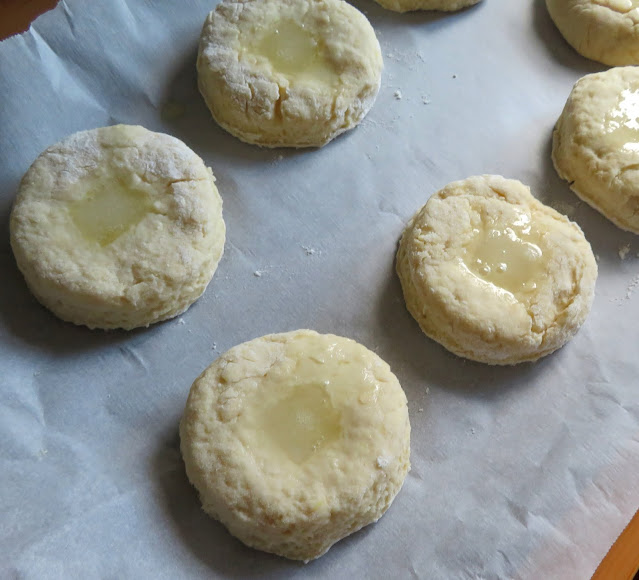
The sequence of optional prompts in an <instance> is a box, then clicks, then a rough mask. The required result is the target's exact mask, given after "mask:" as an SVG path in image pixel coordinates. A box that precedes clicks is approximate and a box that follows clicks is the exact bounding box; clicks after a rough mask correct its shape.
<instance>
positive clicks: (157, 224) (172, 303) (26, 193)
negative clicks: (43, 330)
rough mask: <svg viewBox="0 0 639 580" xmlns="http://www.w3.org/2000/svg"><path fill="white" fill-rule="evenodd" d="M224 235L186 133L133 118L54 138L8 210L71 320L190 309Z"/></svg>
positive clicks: (31, 262)
mask: <svg viewBox="0 0 639 580" xmlns="http://www.w3.org/2000/svg"><path fill="white" fill-rule="evenodd" d="M116 206H117V207H116ZM118 212H120V213H118ZM111 214H113V215H111ZM224 239H225V227H224V221H223V219H222V200H221V198H220V196H219V194H218V192H217V188H216V187H215V178H214V177H213V174H212V172H211V170H210V169H208V168H207V167H206V166H205V165H204V163H203V161H202V160H201V159H200V158H199V157H198V156H197V155H196V154H195V153H193V151H191V150H190V149H189V148H188V147H187V146H186V145H184V143H182V142H181V141H179V140H178V139H176V138H174V137H171V136H169V135H164V134H160V133H152V132H151V131H148V130H146V129H144V128H143V127H137V126H128V125H117V126H113V127H104V128H100V129H94V130H91V131H85V132H80V133H76V134H74V135H72V136H70V137H68V138H67V139H64V140H63V141H61V142H60V143H57V144H55V145H53V146H52V147H49V148H48V149H47V150H46V151H44V152H43V153H42V154H41V155H40V156H39V157H38V158H37V159H36V160H35V162H34V163H33V165H32V166H31V167H30V169H29V170H28V172H27V173H26V175H25V176H24V178H23V180H22V182H21V185H20V189H19V192H18V195H17V198H16V201H15V204H14V208H13V210H12V215H11V245H12V248H13V251H14V254H15V257H16V260H17V263H18V266H19V268H20V270H21V271H22V273H23V274H24V276H25V279H26V282H27V284H28V286H29V288H30V289H31V291H32V292H33V293H34V295H35V296H36V297H37V298H38V300H39V301H40V302H41V303H42V304H44V305H45V306H46V307H47V308H49V309H50V310H52V311H53V312H54V313H55V314H56V315H57V316H59V317H60V318H62V319H63V320H67V321H70V322H74V323H76V324H83V325H86V326H89V327H91V328H93V327H97V328H126V329H129V328H135V327H138V326H147V325H149V324H151V323H153V322H157V321H159V320H164V319H166V318H170V317H172V316H175V315H177V314H179V313H180V312H183V311H184V310H186V308H188V307H189V306H190V305H191V304H192V303H193V302H194V301H195V300H196V299H197V298H198V297H199V296H200V295H201V294H202V292H204V290H205V288H206V285H207V284H208V282H209V281H210V279H211V277H212V276H213V273H214V272H215V269H216V267H217V264H218V262H219V260H220V257H221V255H222V251H223V247H224Z"/></svg>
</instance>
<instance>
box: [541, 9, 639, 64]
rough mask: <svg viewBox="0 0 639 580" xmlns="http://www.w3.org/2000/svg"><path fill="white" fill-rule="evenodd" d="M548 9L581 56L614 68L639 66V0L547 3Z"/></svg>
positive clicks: (562, 32)
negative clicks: (638, 33)
mask: <svg viewBox="0 0 639 580" xmlns="http://www.w3.org/2000/svg"><path fill="white" fill-rule="evenodd" d="M546 6H547V7H548V12H549V14H550V17H551V18H552V19H553V21H554V23H555V25H556V26H557V28H558V29H559V31H560V32H561V34H562V35H563V37H564V38H565V39H566V41H567V42H568V43H569V44H570V45H571V46H572V47H573V48H574V49H575V50H576V51H577V52H578V53H579V54H581V55H583V56H585V57H586V58H590V59H592V60H596V61H598V62H602V63H604V64H607V65H610V66H623V65H632V64H639V35H637V25H639V10H637V7H638V6H639V4H638V3H637V0H546Z"/></svg>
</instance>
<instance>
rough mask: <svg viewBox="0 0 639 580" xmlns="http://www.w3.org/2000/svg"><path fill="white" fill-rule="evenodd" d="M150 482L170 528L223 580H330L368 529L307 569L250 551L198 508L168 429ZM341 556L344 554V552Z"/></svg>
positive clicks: (176, 441) (176, 440)
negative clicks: (299, 578) (301, 579)
mask: <svg viewBox="0 0 639 580" xmlns="http://www.w3.org/2000/svg"><path fill="white" fill-rule="evenodd" d="M153 471H154V473H153V479H154V481H155V483H156V484H157V485H158V486H159V491H160V502H161V504H162V508H163V509H164V511H165V512H166V514H167V515H168V518H167V520H168V521H170V522H172V523H173V526H174V529H175V532H176V535H177V536H179V539H180V540H181V541H182V542H183V543H184V544H185V545H186V546H187V547H188V548H189V549H190V550H191V552H192V553H193V554H194V555H195V556H196V557H197V558H198V559H199V560H200V561H201V562H203V563H204V564H205V565H207V566H208V567H209V568H210V569H211V570H213V571H215V572H216V573H217V574H219V575H221V576H224V577H226V578H266V579H270V578H272V579H274V580H275V579H280V578H291V577H294V576H296V575H297V574H299V573H301V572H304V573H305V574H308V575H309V576H311V577H313V576H315V577H319V578H327V577H331V570H333V569H334V561H333V560H334V559H339V558H340V553H341V552H342V550H344V551H347V550H354V549H357V547H356V545H357V544H358V543H359V542H363V541H365V540H366V536H367V535H368V534H369V533H370V532H371V531H372V530H373V529H374V524H372V525H370V526H367V527H365V528H364V529H362V530H360V531H358V532H355V533H354V534H351V535H350V536H348V537H347V538H344V539H343V540H341V541H339V542H338V543H337V544H335V545H334V546H333V547H332V548H331V549H330V550H329V552H328V553H327V554H325V555H324V556H322V557H321V558H319V559H317V560H313V561H312V562H309V563H308V564H304V563H302V562H297V561H293V560H287V559H286V558H281V557H279V556H275V555H273V554H268V553H266V552H261V551H259V550H254V549H252V548H249V547H247V546H245V545H244V544H243V543H242V542H240V541H239V540H237V539H235V538H234V537H233V536H231V534H230V533H229V532H228V531H227V530H226V528H225V527H224V526H223V525H222V524H221V523H219V522H218V521H216V520H214V519H213V518H212V517H210V516H208V515H207V514H206V513H205V512H204V511H203V510H202V508H201V505H200V500H199V498H198V495H197V492H196V490H195V488H194V487H193V486H192V485H191V484H190V482H189V480H188V478H187V476H186V471H185V469H184V463H183V461H182V458H181V454H180V439H179V434H178V431H177V427H176V428H175V430H172V431H171V432H169V433H168V434H167V436H166V437H165V438H164V441H163V443H162V445H161V446H160V447H159V448H158V449H157V453H156V455H155V458H154V463H153ZM344 553H346V552H344Z"/></svg>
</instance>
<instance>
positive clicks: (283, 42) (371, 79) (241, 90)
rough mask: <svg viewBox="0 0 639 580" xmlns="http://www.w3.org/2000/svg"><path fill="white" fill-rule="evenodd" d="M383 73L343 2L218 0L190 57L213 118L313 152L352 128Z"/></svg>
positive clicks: (360, 22)
mask: <svg viewBox="0 0 639 580" xmlns="http://www.w3.org/2000/svg"><path fill="white" fill-rule="evenodd" d="M382 67H383V62H382V54H381V50H380V47H379V42H378V41H377V38H376V36H375V32H374V31H373V28H372V27H371V25H370V24H369V22H368V20H367V19H366V17H365V16H364V15H363V14H362V13H361V12H359V11H358V10H357V9H356V8H353V6H351V5H350V4H347V3H346V2H343V1H342V0H224V1H223V2H221V3H220V4H218V5H217V7H216V9H215V10H214V11H213V12H211V13H210V14H209V16H208V18H207V19H206V22H205V23H204V28H203V30H202V35H201V38H200V47H199V54H198V60H197V70H198V84H199V87H200V92H201V93H202V96H203V97H204V100H205V101H206V104H207V105H208V107H209V109H210V110H211V113H212V115H213V117H214V119H215V120H216V121H217V122H218V123H219V124H220V125H221V126H222V127H223V128H224V129H226V130H227V131H228V132H229V133H232V134H233V135H235V136H236V137H238V138H239V139H241V140H242V141H246V142H247V143H254V144H257V145H262V146H265V147H319V146H322V145H324V144H326V143H328V142H329V141H330V140H331V139H333V138H334V137H336V136H337V135H339V134H340V133H343V132H344V131H347V130H348V129H352V128H353V127H355V126H356V125H357V124H358V123H359V122H360V121H361V120H362V118H363V117H364V116H365V115H366V113H367V112H368V110H369V109H370V108H371V106H372V105H373V102H374V101H375V98H376V96H377V93H378V91H379V87H380V82H381V71H382Z"/></svg>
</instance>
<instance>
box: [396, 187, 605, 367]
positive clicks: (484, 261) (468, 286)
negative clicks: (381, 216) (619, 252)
mask: <svg viewBox="0 0 639 580" xmlns="http://www.w3.org/2000/svg"><path fill="white" fill-rule="evenodd" d="M397 273H398V275H399V278H400V280H401V283H402V288H403V292H404V298H405V300H406V305H407V307H408V310H409V311H410V313H411V314H412V315H413V317H414V318H415V319H416V320H417V322H418V323H419V325H420V327H421V328H422V330H423V331H424V333H425V334H427V335H428V336H430V337H431V338H433V339H434V340H436V341H438V342H439V343H441V344H442V345H443V346H445V347H446V348H447V349H448V350H450V351H452V352H454V353H455V354H457V355H459V356H463V357H466V358H470V359H472V360H476V361H479V362H485V363H488V364H515V363H518V362H523V361H530V360H536V359H538V358H540V357H541V356H544V355H547V354H549V353H551V352H553V351H554V350H556V349H558V348H560V347H561V346H563V345H564V344H565V343H566V342H567V341H568V340H570V338H572V336H573V335H574V334H575V333H576V332H577V330H578V329H579V327H580V326H581V325H582V323H583V322H584V320H585V318H586V316H587V314H588V312H589V311H590V306H591V304H592V300H593V297H594V285H595V281H596V277H597V266H596V262H595V259H594V256H593V254H592V250H591V248H590V244H588V242H587V241H586V239H585V238H584V236H583V233H582V231H581V229H580V228H579V226H577V225H576V224H574V223H573V222H571V221H570V220H568V218H566V217H564V216H562V215H561V214H559V213H558V212H556V211H555V210H553V209H552V208H550V207H547V206H545V205H543V204H542V203H540V202H539V201H537V200H536V199H535V198H534V197H533V196H532V195H531V194H530V191H529V189H528V188H527V187H526V186H524V185H523V184H521V183H520V182H518V181H514V180H508V179H504V178H503V177H500V176H489V175H486V176H481V177H471V178H468V179H466V180H463V181H458V182H454V183H451V184H450V185H448V186H446V187H445V188H444V189H442V190H441V191H439V192H437V193H436V194H434V195H433V196H432V197H431V198H430V199H429V201H428V202H427V203H426V205H425V206H424V207H422V208H421V209H420V210H419V211H418V212H417V213H416V214H415V216H414V217H413V219H412V220H411V222H410V223H409V224H408V225H407V227H406V229H405V231H404V234H403V236H402V239H401V241H400V246H399V250H398V253H397Z"/></svg>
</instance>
